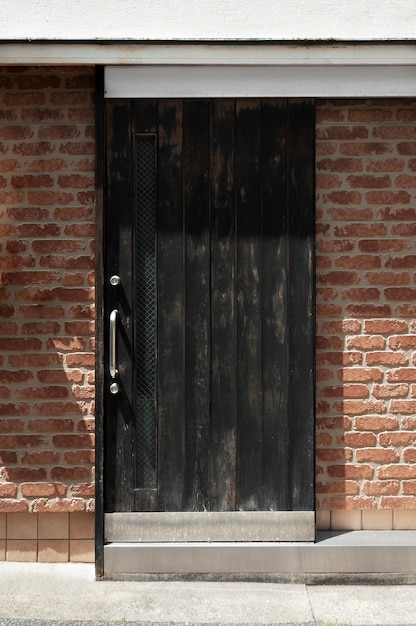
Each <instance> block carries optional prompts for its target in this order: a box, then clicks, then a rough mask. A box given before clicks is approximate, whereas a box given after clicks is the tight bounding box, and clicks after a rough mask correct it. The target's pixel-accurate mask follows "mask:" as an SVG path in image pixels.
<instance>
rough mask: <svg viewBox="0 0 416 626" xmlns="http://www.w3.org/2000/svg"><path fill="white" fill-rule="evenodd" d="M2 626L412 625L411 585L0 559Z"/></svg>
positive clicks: (414, 593) (415, 588)
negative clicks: (271, 579)
mask: <svg viewBox="0 0 416 626" xmlns="http://www.w3.org/2000/svg"><path fill="white" fill-rule="evenodd" d="M0 585H1V586H0V589H1V593H0V626H17V625H21V626H24V625H29V624H31V625H32V626H42V625H52V624H53V625H54V626H64V625H71V626H75V625H79V626H81V625H82V626H92V625H94V626H104V625H105V626H107V625H110V624H111V625H116V624H118V625H120V623H121V624H123V623H127V624H129V623H132V624H140V625H143V626H144V625H145V624H146V625H147V626H150V625H152V624H153V625H155V626H156V625H163V626H166V625H168V624H172V625H173V624H175V625H176V626H178V625H179V624H186V625H202V624H207V625H208V624H209V625H210V626H213V625H214V624H218V625H219V624H223V625H226V626H231V625H237V624H238V625H240V624H241V625H242V624H244V625H248V624H253V625H254V624H258V625H266V624H269V625H271V624H276V625H277V624H306V625H310V626H312V625H316V626H317V625H319V626H321V625H336V624H337V625H341V624H343V625H347V624H348V625H350V626H356V625H360V626H363V625H370V624H371V625H373V624H388V625H399V624H407V625H410V624H416V585H398V586H396V585H313V586H311V585H304V584H289V583H288V584H281V583H246V582H171V581H169V582H130V581H129V582H123V581H121V582H120V581H117V582H114V581H99V582H97V581H95V579H94V567H93V565H87V564H72V563H65V564H47V563H11V562H0Z"/></svg>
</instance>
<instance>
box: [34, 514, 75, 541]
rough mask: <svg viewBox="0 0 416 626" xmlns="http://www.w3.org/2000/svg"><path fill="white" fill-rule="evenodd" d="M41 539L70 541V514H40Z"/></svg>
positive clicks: (39, 530)
mask: <svg viewBox="0 0 416 626" xmlns="http://www.w3.org/2000/svg"><path fill="white" fill-rule="evenodd" d="M38 515H39V518H38V532H39V535H38V536H39V539H68V538H69V517H68V513H39V514H38Z"/></svg>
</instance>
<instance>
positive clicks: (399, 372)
mask: <svg viewBox="0 0 416 626" xmlns="http://www.w3.org/2000/svg"><path fill="white" fill-rule="evenodd" d="M387 381H388V382H389V383H396V382H397V383H401V382H412V383H414V382H416V369H415V368H414V367H407V368H399V369H395V370H392V371H391V372H388V373H387Z"/></svg>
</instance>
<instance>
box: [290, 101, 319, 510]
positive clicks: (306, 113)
mask: <svg viewBox="0 0 416 626" xmlns="http://www.w3.org/2000/svg"><path fill="white" fill-rule="evenodd" d="M288 145H289V155H288V192H289V198H290V218H289V237H290V250H289V272H290V273H289V277H290V278H289V294H288V319H289V354H290V357H289V398H290V400H289V402H290V414H289V420H288V422H289V465H290V474H289V493H290V495H291V499H290V504H289V510H293V511H313V510H314V342H313V338H314V329H315V325H314V291H313V284H314V281H313V276H314V213H315V210H314V203H315V192H314V180H315V179H314V151H315V110H314V102H313V100H311V99H304V100H302V99H299V100H291V101H290V108H289V116H288Z"/></svg>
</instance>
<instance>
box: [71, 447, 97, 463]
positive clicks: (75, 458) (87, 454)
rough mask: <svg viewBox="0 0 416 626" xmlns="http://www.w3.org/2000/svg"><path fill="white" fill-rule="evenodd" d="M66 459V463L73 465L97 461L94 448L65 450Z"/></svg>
mask: <svg viewBox="0 0 416 626" xmlns="http://www.w3.org/2000/svg"><path fill="white" fill-rule="evenodd" d="M64 459H65V462H66V463H69V464H71V465H79V464H81V463H82V464H90V465H92V464H93V463H94V461H95V453H94V450H70V451H67V452H64Z"/></svg>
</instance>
